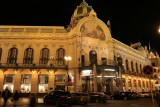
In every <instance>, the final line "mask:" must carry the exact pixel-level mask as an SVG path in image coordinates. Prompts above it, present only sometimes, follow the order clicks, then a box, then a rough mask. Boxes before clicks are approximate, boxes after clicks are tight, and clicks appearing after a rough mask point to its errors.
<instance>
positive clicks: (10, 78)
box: [5, 74, 14, 83]
mask: <svg viewBox="0 0 160 107" xmlns="http://www.w3.org/2000/svg"><path fill="white" fill-rule="evenodd" d="M13 80H14V75H13V74H6V75H5V83H13V82H14V81H13Z"/></svg>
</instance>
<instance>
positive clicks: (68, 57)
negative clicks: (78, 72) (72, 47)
mask: <svg viewBox="0 0 160 107" xmlns="http://www.w3.org/2000/svg"><path fill="white" fill-rule="evenodd" d="M64 59H65V60H66V61H67V91H68V83H69V81H68V80H69V79H68V78H69V77H68V66H69V64H68V63H69V61H70V60H72V57H70V56H65V57H64Z"/></svg>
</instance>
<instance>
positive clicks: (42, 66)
mask: <svg viewBox="0 0 160 107" xmlns="http://www.w3.org/2000/svg"><path fill="white" fill-rule="evenodd" d="M53 68H57V69H66V65H47V64H22V63H21V64H20V63H19V64H7V63H1V64H0V69H53Z"/></svg>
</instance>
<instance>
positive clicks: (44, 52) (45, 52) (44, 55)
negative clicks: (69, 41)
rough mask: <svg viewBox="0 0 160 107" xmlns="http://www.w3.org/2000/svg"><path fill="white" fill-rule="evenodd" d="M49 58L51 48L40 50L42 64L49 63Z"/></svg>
mask: <svg viewBox="0 0 160 107" xmlns="http://www.w3.org/2000/svg"><path fill="white" fill-rule="evenodd" d="M48 60H49V49H48V48H43V49H42V50H41V52H40V64H47V63H48Z"/></svg>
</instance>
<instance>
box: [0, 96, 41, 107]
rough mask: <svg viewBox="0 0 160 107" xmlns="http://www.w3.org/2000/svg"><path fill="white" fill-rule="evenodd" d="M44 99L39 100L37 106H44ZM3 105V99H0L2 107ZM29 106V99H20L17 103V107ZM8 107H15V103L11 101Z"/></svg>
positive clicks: (0, 106)
mask: <svg viewBox="0 0 160 107" xmlns="http://www.w3.org/2000/svg"><path fill="white" fill-rule="evenodd" d="M42 103H43V98H37V104H42ZM2 105H3V99H2V98H0V107H2ZM22 105H23V107H24V106H28V105H29V97H24V98H20V99H19V100H18V102H17V106H22ZM7 106H13V101H11V99H9V100H8V102H7Z"/></svg>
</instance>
